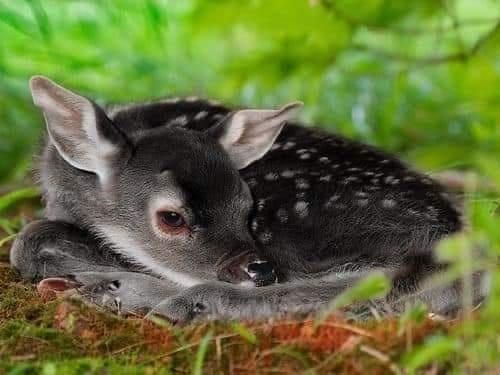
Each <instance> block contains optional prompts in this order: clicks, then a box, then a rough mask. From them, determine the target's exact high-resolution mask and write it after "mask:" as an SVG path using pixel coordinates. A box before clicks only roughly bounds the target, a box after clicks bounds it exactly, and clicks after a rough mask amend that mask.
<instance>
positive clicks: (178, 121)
mask: <svg viewBox="0 0 500 375" xmlns="http://www.w3.org/2000/svg"><path fill="white" fill-rule="evenodd" d="M187 123H188V118H187V116H186V115H181V116H178V117H176V118H174V119H172V120H170V121H169V122H168V125H179V126H184V125H186V124H187Z"/></svg>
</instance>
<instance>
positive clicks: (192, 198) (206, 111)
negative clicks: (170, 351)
mask: <svg viewBox="0 0 500 375" xmlns="http://www.w3.org/2000/svg"><path fill="white" fill-rule="evenodd" d="M32 92H33V97H34V100H35V103H36V104H37V105H38V106H39V107H41V109H42V111H43V112H44V115H45V119H46V122H47V126H48V131H49V138H48V140H47V145H46V147H45V149H44V153H43V156H42V161H41V166H40V176H41V182H42V188H43V191H44V197H45V200H46V206H47V207H46V220H43V221H39V222H35V223H32V224H30V225H29V226H27V228H25V229H24V231H23V232H22V233H21V235H20V236H19V238H18V239H17V240H16V242H15V243H14V245H13V249H12V253H11V261H12V263H13V265H14V266H15V267H16V268H18V269H19V270H20V272H21V274H22V275H23V277H25V278H29V279H37V280H39V279H47V278H48V280H49V281H48V282H49V283H50V282H52V283H54V282H61V279H54V278H60V277H63V276H66V275H71V277H70V278H69V279H68V278H67V279H63V280H66V281H65V282H66V283H67V284H68V285H70V286H71V285H72V286H77V287H78V290H79V291H80V292H81V293H82V294H83V295H84V296H86V297H87V298H89V299H91V300H92V301H94V302H96V303H98V304H101V305H105V306H107V307H112V308H117V309H120V310H126V311H129V312H151V313H154V314H159V315H162V316H166V317H167V318H169V319H170V320H172V321H183V322H184V321H189V320H191V319H195V318H255V317H261V316H275V315H282V314H294V313H309V312H312V311H316V310H318V309H321V308H323V307H325V306H326V305H327V304H328V302H329V301H331V300H332V298H334V297H335V296H337V295H338V294H339V293H341V292H342V291H344V290H345V288H347V287H349V286H350V285H352V284H353V283H354V282H356V281H357V280H358V279H359V278H360V277H361V276H362V275H364V274H366V273H369V272H372V271H374V270H380V271H382V272H384V273H386V274H387V275H389V276H390V277H391V279H392V282H393V286H392V290H391V293H390V294H389V296H388V297H387V298H386V299H384V300H383V301H382V302H383V303H384V304H385V305H389V306H390V308H391V309H392V310H395V311H400V310H401V309H402V306H403V305H404V303H406V302H407V301H408V299H410V300H421V301H424V302H426V303H428V304H429V306H430V307H431V308H432V309H434V310H436V312H440V313H448V312H449V311H453V310H456V308H457V306H458V305H459V303H460V286H459V283H453V284H450V285H448V286H447V287H446V288H441V289H431V290H430V291H425V292H424V291H423V290H422V285H423V283H424V281H425V280H426V279H427V278H428V277H429V276H431V275H433V274H434V273H436V272H438V271H439V270H441V269H443V268H444V267H445V266H444V265H443V264H440V263H439V262H437V260H436V259H435V255H434V252H433V249H434V247H435V245H436V242H437V241H438V240H439V239H441V238H442V237H443V236H445V235H447V234H449V233H453V232H456V231H458V230H460V229H461V226H462V224H461V221H460V214H459V212H458V211H457V210H456V209H455V208H454V206H453V204H452V203H451V202H450V200H449V199H448V198H447V196H446V193H445V191H444V190H443V188H442V187H441V186H439V184H437V183H436V182H434V181H433V180H432V179H430V178H429V177H427V176H424V175H422V174H420V173H417V172H415V171H413V170H411V169H410V168H408V167H407V166H406V165H405V164H404V163H402V162H401V161H399V160H398V159H396V158H394V157H392V156H390V155H387V154H385V153H384V152H382V151H380V150H378V149H376V148H373V147H371V146H367V145H363V144H360V143H357V142H354V141H351V140H348V139H345V138H342V137H339V136H336V135H332V134H328V133H325V132H323V131H321V130H315V129H311V128H306V127H303V126H301V125H299V124H294V123H291V122H290V118H291V116H292V113H293V111H294V110H295V109H296V107H297V105H295V104H292V105H289V106H286V107H283V108H282V109H280V110H238V111H233V110H230V109H228V108H226V107H223V106H221V105H218V104H212V103H210V102H208V101H202V100H197V99H196V100H194V99H183V100H165V101H160V102H153V103H148V104H137V105H131V106H124V107H115V108H114V109H111V110H108V111H105V110H103V109H101V108H99V107H98V106H97V105H95V104H94V103H92V102H91V101H89V100H87V99H85V98H83V97H80V96H78V95H76V94H74V93H72V92H70V91H68V90H66V89H64V88H62V87H60V86H57V85H56V84H54V83H53V82H51V81H49V80H47V79H45V78H41V77H37V78H34V79H33V80H32ZM285 123H287V125H286V126H285V127H284V128H283V126H284V124H285ZM282 128H283V130H282ZM54 280H56V281H54ZM478 280H479V279H478ZM238 284H239V285H238ZM480 284H481V283H480V280H479V281H477V282H476V283H475V286H476V289H477V293H476V294H477V296H476V297H477V298H480V297H481V292H480V289H481V285H480ZM249 285H250V286H254V287H251V288H249V287H248V286H249ZM255 286H256V287H255Z"/></svg>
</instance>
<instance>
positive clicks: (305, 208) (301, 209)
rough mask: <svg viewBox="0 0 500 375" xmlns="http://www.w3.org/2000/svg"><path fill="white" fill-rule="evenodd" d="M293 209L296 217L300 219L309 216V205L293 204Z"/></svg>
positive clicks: (303, 203) (300, 202) (301, 202)
mask: <svg viewBox="0 0 500 375" xmlns="http://www.w3.org/2000/svg"><path fill="white" fill-rule="evenodd" d="M294 209H295V212H296V213H297V215H298V216H299V217H300V218H302V219H303V218H305V217H307V215H309V203H307V202H305V201H298V202H297V203H295V207H294Z"/></svg>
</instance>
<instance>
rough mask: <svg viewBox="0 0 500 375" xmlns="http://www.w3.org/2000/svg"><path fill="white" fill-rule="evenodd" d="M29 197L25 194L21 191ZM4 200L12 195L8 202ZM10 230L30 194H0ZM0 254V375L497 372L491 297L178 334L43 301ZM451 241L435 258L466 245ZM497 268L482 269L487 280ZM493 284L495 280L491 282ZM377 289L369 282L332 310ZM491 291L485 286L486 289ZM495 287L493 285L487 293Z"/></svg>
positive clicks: (203, 327)
mask: <svg viewBox="0 0 500 375" xmlns="http://www.w3.org/2000/svg"><path fill="white" fill-rule="evenodd" d="M26 191H29V192H30V193H29V194H25V193H23V192H26ZM12 197H17V198H18V199H16V200H15V202H14V201H13V199H12ZM3 200H5V201H8V202H10V204H9V205H6V206H5V207H7V206H8V208H5V209H4V210H3V213H4V216H6V217H7V218H8V220H11V224H12V227H11V228H10V229H13V230H14V231H16V230H18V229H19V228H20V226H21V225H22V223H23V222H25V221H26V220H29V219H31V218H33V217H34V216H37V215H39V210H38V208H39V202H38V200H37V199H36V198H35V199H34V198H33V192H32V190H30V189H28V190H26V189H23V190H21V191H20V192H19V193H18V194H12V193H10V194H7V195H5V196H4V197H3V198H0V203H2V202H3ZM4 236H5V237H4V238H5V240H4V241H3V244H2V247H1V249H0V372H5V373H8V374H31V373H42V374H46V373H47V374H81V373H86V374H88V373H91V374H100V373H102V372H103V371H106V373H111V374H121V373H125V374H128V373H130V374H157V373H160V374H161V373H165V374H169V373H172V372H191V373H193V374H201V373H247V372H248V373H259V372H260V373H265V372H278V373H280V372H284V373H291V372H300V373H302V372H304V373H309V374H315V373H332V372H333V373H367V372H369V373H374V374H376V373H381V374H382V373H396V374H402V373H414V372H416V371H421V370H426V371H431V372H432V371H436V372H443V371H444V372H446V371H451V370H453V371H490V372H494V371H496V370H498V369H499V367H498V366H499V365H500V363H499V361H498V358H499V356H498V354H500V347H499V343H498V327H499V326H498V321H497V315H498V314H497V311H499V310H498V308H499V301H500V299H499V296H500V295H499V294H498V292H494V293H493V295H492V300H491V301H490V302H489V303H488V304H487V305H486V306H485V307H484V308H483V309H482V310H480V311H475V312H474V313H472V314H470V315H467V316H466V318H465V319H459V320H455V321H439V320H438V321H435V320H431V319H430V318H429V316H428V314H427V312H426V310H425V309H424V308H423V307H422V306H417V307H415V308H413V309H411V310H409V311H408V312H407V313H406V314H405V315H403V316H402V317H400V318H398V319H396V318H390V319H389V318H386V319H373V320H370V321H367V322H353V321H350V320H349V319H348V318H347V317H346V316H344V315H343V314H342V312H341V310H336V311H335V312H332V313H330V314H328V315H325V316H320V317H311V318H310V319H306V320H278V321H273V320H268V321H259V322H240V323H238V322H228V323H206V324H195V325H191V326H188V327H185V328H177V327H172V326H170V325H168V324H166V323H164V322H161V321H160V322H151V321H146V320H143V319H140V318H136V317H128V318H123V317H118V316H115V315H112V314H110V313H107V312H105V311H101V310H98V309H95V308H94V307H90V306H87V305H85V304H82V303H81V301H78V300H72V299H65V298H62V297H59V298H55V299H51V300H44V299H42V297H41V296H40V295H38V293H37V292H36V289H35V288H34V286H33V285H30V284H29V283H26V282H23V281H21V279H20V278H19V276H18V275H17V274H16V272H15V271H14V270H12V269H11V268H10V267H9V265H8V263H7V261H8V248H9V245H10V244H11V242H12V240H13V238H14V236H15V235H14V236H13V235H9V234H8V233H7V232H4ZM471 240H472V237H470V238H469V237H466V238H458V239H452V240H450V241H448V243H447V246H444V247H443V250H442V251H443V252H444V253H449V252H451V253H455V252H456V250H457V247H460V248H463V247H464V246H468V245H469V244H470V243H469V241H471ZM497 268H498V267H496V266H494V265H493V266H490V269H492V271H493V272H494V275H497V274H498V270H497ZM494 285H497V283H494ZM384 290H385V283H384V280H378V279H376V280H371V281H370V283H368V284H367V285H365V287H363V286H358V287H357V288H354V289H353V293H350V294H348V295H345V296H344V298H341V299H339V300H337V302H336V304H335V307H336V308H341V306H343V305H346V304H348V303H351V302H352V301H354V300H356V299H357V298H369V297H372V296H374V294H379V293H380V292H382V291H384ZM494 290H495V289H494ZM496 290H498V289H496Z"/></svg>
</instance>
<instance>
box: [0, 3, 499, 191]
mask: <svg viewBox="0 0 500 375" xmlns="http://www.w3.org/2000/svg"><path fill="white" fill-rule="evenodd" d="M499 20H500V2H499V1H488V0H450V1H447V0H442V1H440V0H408V1H388V0H339V1H333V0H325V1H320V0H309V1H307V0H294V1H290V0H260V1H259V0H250V1H227V0H226V1H224V0H221V1H210V0H207V1H203V0H178V1H167V0H163V1H161V0H158V1H156V0H146V1H133V0H117V1H97V0H95V1H91V0H86V1H71V0H66V1H61V0H16V1H9V0H0V119H1V121H0V150H1V158H0V181H2V182H5V181H12V180H16V179H20V178H22V177H23V176H24V175H25V174H26V171H27V170H28V168H29V164H30V160H31V155H32V153H33V150H34V147H35V145H36V144H37V139H38V138H39V135H40V134H41V131H42V129H43V124H42V122H41V117H40V115H39V113H38V112H37V111H36V110H35V108H34V106H33V105H32V102H31V98H30V95H29V92H28V89H27V81H28V79H29V77H30V76H31V75H33V74H44V75H47V76H49V77H51V78H53V79H55V80H56V81H58V82H61V83H62V84H64V85H67V86H69V87H71V88H73V89H75V90H78V91H80V92H83V93H84V94H86V95H88V96H91V97H93V98H95V99H98V100H99V101H101V102H116V101H118V102H122V101H125V102H126V101H137V100H141V99H150V98H154V97H161V96H165V95H179V94H196V95H202V96H208V97H211V98H216V99H220V100H222V101H225V102H228V103H234V104H237V105H248V106H275V105H279V104H282V103H284V102H286V101H290V100H297V99H298V100H302V101H304V102H305V104H306V106H305V110H304V112H303V119H304V120H307V121H309V122H311V123H315V124H320V125H323V126H325V127H327V128H329V129H331V130H333V131H338V132H340V133H343V134H346V135H349V136H353V137H356V138H358V139H362V140H364V141H367V142H370V143H373V144H377V145H380V146H382V147H384V148H386V149H388V150H391V151H394V152H397V153H399V154H401V155H403V157H405V158H407V159H409V160H411V161H414V162H415V163H416V164H417V165H419V166H420V167H422V168H424V169H426V170H428V171H439V170H442V169H448V168H452V167H453V168H462V169H463V168H469V169H471V168H472V169H475V170H478V171H481V173H483V172H484V169H485V168H486V169H487V168H490V167H491V165H488V164H490V163H493V164H495V168H496V166H497V165H498V161H497V159H498V158H499V154H500V151H499V150H500V121H499V120H500V32H499ZM486 173H489V172H486Z"/></svg>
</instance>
